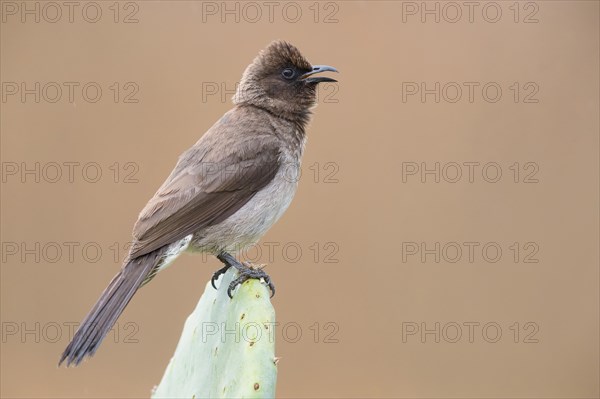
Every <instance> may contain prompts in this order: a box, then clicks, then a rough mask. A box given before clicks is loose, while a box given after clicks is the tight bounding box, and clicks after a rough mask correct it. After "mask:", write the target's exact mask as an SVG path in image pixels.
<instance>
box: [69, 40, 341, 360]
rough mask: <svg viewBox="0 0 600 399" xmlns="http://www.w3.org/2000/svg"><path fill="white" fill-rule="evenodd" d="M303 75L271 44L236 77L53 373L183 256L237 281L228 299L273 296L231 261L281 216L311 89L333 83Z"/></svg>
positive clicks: (312, 70) (307, 69)
mask: <svg viewBox="0 0 600 399" xmlns="http://www.w3.org/2000/svg"><path fill="white" fill-rule="evenodd" d="M322 72H338V71H337V69H336V68H334V67H331V66H328V65H312V64H311V63H310V62H308V60H307V59H306V58H305V57H304V56H303V55H302V54H301V53H300V51H299V50H298V48H297V47H295V46H294V45H292V44H291V43H289V42H287V41H284V40H275V41H273V42H271V43H270V44H269V45H268V46H267V47H266V48H264V49H263V50H261V51H260V52H259V54H258V55H257V56H256V58H254V60H253V61H252V63H250V65H248V67H247V68H246V69H245V70H244V72H243V74H242V78H241V80H240V82H239V85H238V87H237V90H236V92H235V94H234V96H233V97H232V100H233V104H234V106H233V108H232V109H231V110H229V111H228V112H226V113H225V114H224V115H223V116H222V117H221V118H220V119H219V120H218V121H217V122H216V123H215V124H214V125H213V126H212V127H211V128H210V129H209V130H208V131H206V133H205V134H203V135H202V136H201V137H200V139H199V140H198V141H197V142H196V143H195V144H194V145H193V146H192V147H190V148H189V149H188V150H186V151H185V152H184V153H183V154H181V156H180V157H179V159H178V162H177V164H176V165H175V168H174V169H173V171H172V172H171V174H170V175H169V176H168V178H167V179H166V180H165V182H164V183H163V184H162V185H161V186H160V187H159V189H158V190H157V191H156V193H155V194H154V196H153V197H152V198H151V199H150V201H148V203H147V204H146V206H145V207H144V208H143V209H142V211H141V212H140V214H139V216H138V219H137V221H136V223H135V225H134V227H133V234H132V235H133V244H132V245H131V248H130V250H129V252H128V255H127V256H126V258H125V259H124V261H123V264H122V267H121V269H120V271H119V272H118V273H117V275H116V276H115V277H114V278H113V279H112V281H111V282H110V283H109V285H108V287H107V288H106V289H105V290H104V291H103V292H102V294H101V295H100V298H99V299H98V301H97V302H96V304H95V305H94V306H93V307H92V309H91V310H90V312H89V313H88V314H87V316H86V317H85V318H84V320H83V321H82V323H81V324H80V327H79V328H78V330H77V331H76V333H75V334H74V336H73V338H72V340H71V342H70V343H69V344H68V346H67V347H66V349H65V350H64V352H63V353H62V355H61V357H60V360H59V366H60V365H61V364H62V363H63V362H65V361H66V365H67V366H71V365H73V366H77V365H79V364H80V363H81V362H82V361H83V360H84V359H86V358H87V357H91V356H92V355H94V354H95V352H96V351H97V349H98V347H99V346H100V344H101V343H102V340H103V339H104V337H105V336H106V335H107V334H108V332H109V331H110V329H111V328H112V327H113V325H114V324H115V323H116V321H117V319H118V317H119V316H120V315H121V313H122V312H123V310H124V309H125V307H126V306H127V304H128V303H129V302H130V300H131V298H132V297H133V295H134V294H135V293H136V292H137V290H138V289H139V288H140V287H141V286H143V285H145V284H147V283H148V282H149V281H150V280H152V279H153V278H154V277H155V276H156V274H157V273H158V272H159V271H161V270H164V268H165V267H167V266H168V265H169V264H171V263H172V262H173V261H174V260H175V258H177V256H179V255H180V254H181V253H183V252H191V253H208V254H210V255H214V256H216V257H217V259H219V260H220V261H221V262H222V263H223V265H224V266H223V267H222V268H221V269H219V270H217V271H216V272H215V273H214V274H213V276H212V278H211V283H212V285H213V287H215V288H216V285H215V282H216V281H218V278H219V276H220V275H222V274H223V273H225V272H226V271H227V270H228V269H229V268H231V267H235V269H237V272H238V274H237V277H236V278H235V279H234V280H233V281H232V282H231V284H230V285H229V286H228V287H227V293H228V295H229V297H232V293H233V292H234V291H235V289H236V287H237V286H238V285H239V284H241V283H243V282H244V281H246V280H248V279H262V280H263V281H264V282H265V284H267V285H268V286H269V288H270V290H271V292H272V294H274V293H275V286H274V285H273V282H272V281H271V278H270V277H269V276H268V274H266V273H265V272H264V270H262V268H260V267H258V268H257V267H254V265H252V264H250V263H247V262H241V261H239V260H237V259H236V257H235V255H236V254H238V253H239V252H240V251H242V250H243V249H244V248H246V247H248V246H250V245H254V244H256V243H257V242H258V240H259V239H260V238H261V237H262V236H263V235H264V234H265V233H266V232H267V230H268V229H269V228H270V227H271V226H272V225H273V224H274V223H275V222H276V221H277V220H278V219H279V218H280V217H281V216H282V214H283V213H284V212H285V210H286V209H287V208H288V206H289V205H290V203H291V201H292V198H293V197H294V194H295V192H296V189H297V186H298V179H297V178H290V176H299V175H300V164H301V158H302V154H303V152H304V147H305V143H306V129H307V126H308V124H309V122H310V120H311V118H312V114H313V109H314V107H315V106H316V102H317V85H318V84H319V83H322V82H337V80H335V79H333V78H330V77H326V76H315V75H317V74H319V73H322Z"/></svg>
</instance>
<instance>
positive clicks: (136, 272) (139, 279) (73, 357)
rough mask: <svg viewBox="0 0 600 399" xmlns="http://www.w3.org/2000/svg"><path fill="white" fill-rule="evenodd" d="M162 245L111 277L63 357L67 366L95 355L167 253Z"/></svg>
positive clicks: (62, 359) (133, 260)
mask: <svg viewBox="0 0 600 399" xmlns="http://www.w3.org/2000/svg"><path fill="white" fill-rule="evenodd" d="M164 252H165V250H164V249H163V248H161V249H157V250H156V251H153V252H150V253H149V254H146V255H143V256H140V257H138V258H135V259H132V260H130V261H129V262H128V263H127V264H126V265H125V266H124V267H123V268H122V269H121V271H120V272H119V273H118V274H117V275H116V276H115V277H114V278H113V279H112V281H111V282H110V284H109V285H108V287H106V289H105V290H104V292H103V293H102V295H100V298H99V299H98V301H97V302H96V304H95V305H94V307H93V308H92V310H91V311H90V312H89V313H88V315H87V316H86V317H85V319H84V320H83V322H82V323H81V325H80V327H79V329H78V330H77V332H76V333H75V335H74V336H73V339H72V340H71V342H70V343H69V345H68V346H67V348H66V349H65V351H64V352H63V354H62V356H61V357H60V361H59V362H58V365H59V366H60V365H61V364H62V363H63V362H64V361H65V360H66V361H67V366H70V365H71V364H74V365H78V364H79V363H81V361H82V360H83V359H84V358H85V357H86V356H92V355H93V354H94V353H95V352H96V350H97V349H98V347H99V346H100V343H101V342H102V340H103V339H104V337H106V335H107V334H108V332H109V331H110V330H111V329H112V327H113V325H114V324H115V323H116V321H117V319H118V318H119V316H120V315H121V313H123V310H125V307H126V306H127V304H128V303H129V301H130V300H131V298H132V297H133V295H134V294H135V293H136V291H137V290H138V288H139V287H140V286H141V285H142V283H143V282H144V280H145V279H146V277H147V276H148V275H149V274H150V273H151V272H152V270H153V269H154V267H155V266H156V265H157V263H158V262H159V260H160V258H161V256H162V255H163V254H164Z"/></svg>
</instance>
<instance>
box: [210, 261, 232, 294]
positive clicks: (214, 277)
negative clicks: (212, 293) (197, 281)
mask: <svg viewBox="0 0 600 399" xmlns="http://www.w3.org/2000/svg"><path fill="white" fill-rule="evenodd" d="M230 267H231V266H229V265H225V266H224V267H222V268H220V269H219V270H217V271H216V272H214V274H213V275H212V278H211V279H210V284H211V285H212V286H213V288H214V289H215V290H216V289H217V286H216V285H215V281H217V280H218V279H219V277H221V275H222V274H225V272H227V270H229V268H230Z"/></svg>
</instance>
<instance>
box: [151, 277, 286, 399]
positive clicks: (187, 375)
mask: <svg viewBox="0 0 600 399" xmlns="http://www.w3.org/2000/svg"><path fill="white" fill-rule="evenodd" d="M236 275H237V272H236V271H235V270H234V268H231V269H229V271H227V273H225V274H224V275H223V276H221V277H220V279H219V281H218V282H217V287H219V289H218V290H215V289H214V288H213V287H212V286H211V285H210V283H208V284H207V285H206V289H205V290H204V294H203V295H202V297H201V298H200V301H199V302H198V305H197V306H196V309H195V310H194V312H193V313H192V314H191V315H190V316H189V317H188V318H187V320H186V322H185V326H184V328H183V333H182V334H181V338H180V339H179V343H178V344H177V349H176V350H175V354H174V355H173V357H172V358H171V361H170V362H169V365H168V366H167V369H166V370H165V374H164V376H163V378H162V380H161V382H160V384H159V385H158V386H157V387H156V388H155V389H154V391H153V393H152V398H273V397H275V382H276V379H277V365H276V363H277V362H276V359H275V339H274V338H275V331H274V328H275V310H274V309H273V305H272V304H271V301H270V293H269V289H268V288H267V287H266V286H265V285H264V284H262V283H261V282H260V281H258V280H248V281H246V282H245V283H244V284H242V285H240V286H238V288H237V289H236V290H235V291H234V295H233V299H230V298H229V296H227V287H228V286H229V283H230V282H231V281H232V279H233V278H235V277H236Z"/></svg>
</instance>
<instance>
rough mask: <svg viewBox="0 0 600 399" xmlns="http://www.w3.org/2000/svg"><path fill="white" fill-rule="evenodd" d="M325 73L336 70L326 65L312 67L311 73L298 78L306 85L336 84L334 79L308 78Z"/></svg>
mask: <svg viewBox="0 0 600 399" xmlns="http://www.w3.org/2000/svg"><path fill="white" fill-rule="evenodd" d="M327 71H330V72H338V70H337V69H335V68H334V67H330V66H327V65H315V66H313V69H312V71H310V72H307V73H305V74H304V75H302V76H300V78H301V79H303V80H304V81H305V82H306V83H321V82H337V80H335V79H332V78H327V77H322V76H319V77H315V78H310V77H309V76H312V75H314V74H316V73H321V72H327Z"/></svg>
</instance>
